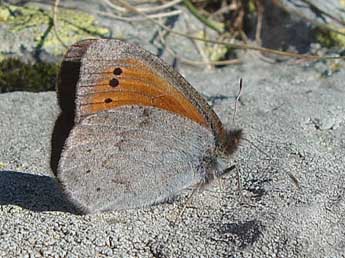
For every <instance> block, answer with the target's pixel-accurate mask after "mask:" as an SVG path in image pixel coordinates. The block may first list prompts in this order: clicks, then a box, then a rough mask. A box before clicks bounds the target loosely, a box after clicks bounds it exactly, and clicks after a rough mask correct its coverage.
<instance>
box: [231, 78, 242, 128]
mask: <svg viewBox="0 0 345 258" xmlns="http://www.w3.org/2000/svg"><path fill="white" fill-rule="evenodd" d="M242 82H243V80H242V78H240V90H239V91H238V94H237V97H236V101H235V111H234V116H233V117H232V122H233V123H234V124H235V117H236V113H237V103H238V102H239V101H240V97H241V95H242V88H243V85H242Z"/></svg>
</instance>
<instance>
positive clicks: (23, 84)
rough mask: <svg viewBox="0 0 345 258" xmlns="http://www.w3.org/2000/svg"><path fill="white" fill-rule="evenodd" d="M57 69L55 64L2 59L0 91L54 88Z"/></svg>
mask: <svg viewBox="0 0 345 258" xmlns="http://www.w3.org/2000/svg"><path fill="white" fill-rule="evenodd" d="M58 71H59V65H57V64H50V63H35V64H26V63H23V62H22V61H20V60H18V59H14V58H7V59H4V60H2V61H1V62H0V93H3V92H11V91H32V92H38V91H47V90H54V89H55V82H56V76H57V73H58Z"/></svg>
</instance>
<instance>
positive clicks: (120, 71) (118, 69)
mask: <svg viewBox="0 0 345 258" xmlns="http://www.w3.org/2000/svg"><path fill="white" fill-rule="evenodd" d="M113 73H114V74H115V75H120V74H121V73H122V69H121V68H120V67H117V68H115V69H114V71H113Z"/></svg>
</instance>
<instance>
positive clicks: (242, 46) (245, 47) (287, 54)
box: [117, 0, 345, 61]
mask: <svg viewBox="0 0 345 258" xmlns="http://www.w3.org/2000/svg"><path fill="white" fill-rule="evenodd" d="M117 1H118V2H119V3H121V4H122V5H123V6H124V7H125V8H127V9H128V10H130V11H132V12H135V13H137V14H139V15H142V16H144V17H147V19H148V20H150V21H151V22H153V23H154V24H156V25H158V26H159V27H161V28H162V29H164V30H166V31H168V32H170V33H173V34H175V35H178V36H182V37H185V38H189V39H193V40H200V41H204V42H208V43H213V44H219V45H225V46H228V47H231V48H235V49H243V50H254V51H259V52H262V53H267V54H274V55H278V56H285V57H290V58H297V59H304V60H307V61H316V60H325V59H344V58H345V57H341V56H340V57H334V56H319V55H309V54H298V53H294V52H287V51H280V50H275V49H270V48H263V47H256V46H251V45H248V44H235V43H229V42H224V41H217V40H210V39H203V38H199V37H194V36H190V35H187V34H185V33H182V32H178V31H175V30H172V29H170V28H168V27H167V26H165V25H163V24H161V23H159V22H157V21H155V20H154V19H150V18H149V17H148V16H147V15H146V14H144V13H142V12H140V11H138V10H137V9H136V8H135V7H133V6H131V5H130V4H128V3H127V2H126V1H123V0H117Z"/></svg>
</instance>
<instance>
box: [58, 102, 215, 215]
mask: <svg viewBox="0 0 345 258" xmlns="http://www.w3.org/2000/svg"><path fill="white" fill-rule="evenodd" d="M214 148H215V140H214V136H213V134H212V132H211V131H210V130H208V129H206V128H204V127H202V126H200V125H199V124H197V123H195V122H194V121H192V120H190V119H187V118H184V117H181V116H179V115H176V114H174V113H171V112H168V111H165V110H161V109H158V108H154V107H143V106H122V107H119V108H116V109H114V110H108V111H102V112H99V113H97V114H96V115H91V116H88V117H86V118H85V119H83V120H82V121H81V122H80V123H79V124H77V125H75V126H74V128H73V129H72V131H71V133H70V135H69V137H68V139H67V142H66V145H65V148H64V151H63V153H62V157H61V159H60V162H59V165H58V178H59V180H60V182H61V183H62V184H63V188H64V191H65V192H66V193H67V195H68V196H69V198H70V200H71V201H72V202H73V203H74V204H76V205H77V206H80V207H82V209H84V211H85V212H91V213H94V212H101V211H107V210H118V209H128V208H136V207H144V206H148V205H151V204H154V203H158V202H162V201H164V200H166V199H168V198H170V197H172V196H174V195H176V194H178V193H179V192H180V191H181V190H183V189H185V188H187V187H190V186H193V185H195V184H198V183H201V182H203V181H204V180H206V177H207V171H206V170H207V169H208V165H207V164H205V162H204V161H205V160H208V157H209V156H210V153H212V151H213V150H214Z"/></svg>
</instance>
